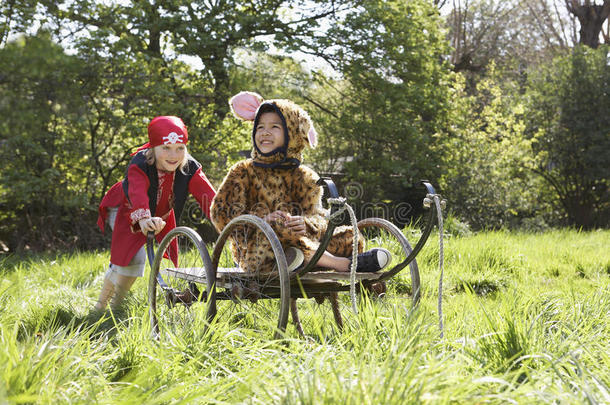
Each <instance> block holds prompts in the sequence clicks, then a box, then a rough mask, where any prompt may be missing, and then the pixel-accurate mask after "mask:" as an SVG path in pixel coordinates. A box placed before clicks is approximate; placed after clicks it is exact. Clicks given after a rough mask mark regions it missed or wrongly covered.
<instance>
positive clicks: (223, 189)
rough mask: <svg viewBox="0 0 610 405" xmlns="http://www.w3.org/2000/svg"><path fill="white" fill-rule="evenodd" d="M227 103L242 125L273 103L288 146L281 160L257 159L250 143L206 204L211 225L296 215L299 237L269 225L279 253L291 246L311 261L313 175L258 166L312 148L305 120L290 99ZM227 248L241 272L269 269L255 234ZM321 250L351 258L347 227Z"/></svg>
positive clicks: (319, 230) (316, 213)
mask: <svg viewBox="0 0 610 405" xmlns="http://www.w3.org/2000/svg"><path fill="white" fill-rule="evenodd" d="M229 103H230V105H231V109H232V111H233V113H234V114H235V115H236V116H237V117H238V118H240V119H243V120H247V121H251V120H255V119H256V118H257V116H258V113H259V109H260V106H261V105H265V104H273V105H274V107H275V108H276V111H279V112H280V113H281V115H283V118H284V121H285V123H286V128H287V130H288V145H287V147H286V148H285V156H284V155H282V153H276V154H273V155H271V156H262V155H261V154H260V153H259V152H258V151H257V148H256V147H255V145H254V139H253V140H252V142H253V148H252V154H251V156H252V158H251V159H247V160H244V161H241V162H238V163H237V164H235V165H234V166H233V167H232V168H231V169H230V170H229V173H228V174H227V176H226V177H225V179H224V180H223V182H222V185H221V186H220V189H219V190H218V192H217V194H216V197H215V198H214V201H213V202H212V207H211V216H212V222H213V223H214V225H215V227H216V229H217V230H218V231H219V232H220V231H221V230H222V229H223V228H224V227H225V226H226V225H227V224H228V223H229V221H231V219H233V218H235V217H236V216H238V215H241V214H253V215H256V216H258V217H261V218H262V217H264V216H265V215H267V214H269V213H271V212H274V211H276V210H281V211H284V212H288V213H290V214H291V215H293V216H294V215H300V216H302V217H303V218H304V221H305V225H306V234H305V235H295V234H294V233H293V232H291V231H290V230H289V229H288V228H285V227H284V226H283V224H282V223H278V222H274V223H271V226H272V228H273V230H274V231H275V232H276V234H277V236H278V238H279V240H280V242H281V243H282V246H283V247H284V249H286V248H287V247H289V246H295V247H297V248H299V249H301V250H302V251H303V253H304V254H305V258H306V259H309V258H311V256H312V255H313V254H314V252H315V250H316V249H317V247H318V246H319V240H320V238H321V237H322V235H323V234H324V232H325V231H326V226H327V220H326V210H325V209H324V208H323V206H322V188H321V187H320V186H318V185H317V183H316V182H317V181H318V179H319V176H318V174H317V173H316V172H315V171H313V170H312V169H310V168H309V167H307V166H304V165H297V166H294V167H286V166H281V165H280V166H277V167H271V168H270V167H261V166H260V164H261V163H262V164H263V165H269V164H274V163H279V162H283V161H286V160H291V159H292V160H298V162H301V161H302V159H303V156H302V152H303V150H304V149H305V147H307V146H310V147H314V146H315V144H316V143H317V134H316V133H315V130H314V128H313V123H312V122H311V119H310V118H309V115H308V114H307V113H306V112H305V111H304V110H303V109H302V108H301V107H299V106H298V105H296V104H294V103H293V102H292V101H290V100H281V99H279V100H268V101H264V102H263V98H262V97H261V96H259V95H258V94H256V93H249V92H242V93H239V94H238V95H236V96H235V97H233V98H231V100H230V102H229ZM359 240H361V241H362V239H360V238H359ZM232 243H233V255H234V258H235V260H236V261H237V262H238V264H239V266H240V267H241V268H243V269H245V270H246V271H268V270H270V269H271V268H272V266H273V263H274V257H273V253H272V251H271V246H270V245H269V243H268V241H267V240H266V239H265V238H264V236H263V235H262V233H261V232H252V231H250V232H235V234H234V235H233V236H232ZM361 248H362V247H361V246H360V249H361ZM327 250H328V251H329V252H330V253H332V254H335V255H338V256H344V257H347V256H349V255H351V251H352V229H351V227H348V226H343V227H338V228H337V229H335V231H334V233H333V238H332V239H331V242H330V244H329V246H328V248H327Z"/></svg>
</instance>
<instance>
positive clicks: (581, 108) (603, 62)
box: [528, 46, 610, 228]
mask: <svg viewBox="0 0 610 405" xmlns="http://www.w3.org/2000/svg"><path fill="white" fill-rule="evenodd" d="M609 50H610V48H609V47H608V46H601V47H600V48H599V49H597V50H592V49H589V48H586V47H577V48H575V49H574V51H573V52H572V53H571V54H570V55H569V56H565V57H559V58H557V59H556V60H555V61H553V63H551V64H549V65H548V66H546V67H544V68H542V69H540V71H538V72H535V73H534V74H533V75H532V78H531V82H530V86H529V89H528V97H529V100H530V101H529V117H528V118H529V120H528V123H529V125H528V133H529V135H530V137H531V140H532V148H533V151H534V153H535V156H536V160H535V165H534V166H533V167H532V169H533V170H534V171H535V172H536V173H538V174H539V175H540V176H542V177H543V178H544V179H545V181H546V182H547V183H548V185H549V186H550V187H551V188H552V190H554V193H555V197H556V199H557V200H558V201H559V202H560V204H561V207H562V208H563V211H564V213H565V215H566V217H567V221H568V223H569V224H570V225H574V226H582V227H585V228H590V227H592V226H595V225H600V226H607V225H608V210H609V206H608V205H609V203H608V179H609V178H610V158H609V157H608V156H609V155H608V150H610V130H609V128H610V115H609V114H608V111H610V97H608V94H610V68H609V67H608V52H609Z"/></svg>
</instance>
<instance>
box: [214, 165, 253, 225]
mask: <svg viewBox="0 0 610 405" xmlns="http://www.w3.org/2000/svg"><path fill="white" fill-rule="evenodd" d="M247 182H248V173H247V170H246V168H245V167H244V166H243V165H242V164H241V163H237V164H236V165H234V166H233V167H232V168H231V169H230V170H229V173H228V174H227V175H226V177H225V178H224V180H223V181H222V184H221V185H220V188H219V189H218V192H217V193H216V196H215V197H214V200H213V201H212V206H211V208H210V219H211V220H212V223H213V224H214V226H215V227H216V230H217V231H218V232H221V231H222V230H223V229H224V227H225V226H226V225H227V224H228V223H229V222H230V221H231V220H232V219H233V218H235V217H237V216H239V215H242V214H246V213H247V212H248V211H247V210H248V206H247V189H246V187H247Z"/></svg>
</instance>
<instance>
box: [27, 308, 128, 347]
mask: <svg viewBox="0 0 610 405" xmlns="http://www.w3.org/2000/svg"><path fill="white" fill-rule="evenodd" d="M130 320H131V318H130V317H129V311H128V308H126V307H122V308H119V309H115V310H112V311H111V310H109V309H108V310H105V311H95V310H92V311H90V312H89V313H88V314H86V315H79V314H77V313H76V312H75V311H74V310H73V309H66V308H65V307H57V306H56V307H47V308H43V309H40V310H37V311H33V312H31V313H30V315H29V316H27V317H25V318H24V319H22V320H21V322H20V325H19V328H18V332H17V339H18V340H20V341H23V340H26V339H27V338H29V337H31V336H42V335H43V334H47V333H55V332H56V331H59V330H63V331H65V332H68V333H70V332H78V331H82V330H89V331H90V333H91V338H92V339H95V338H98V337H100V336H102V335H105V336H107V337H112V336H114V335H115V334H116V333H117V328H118V327H119V326H121V325H124V326H125V325H127V324H128V323H129V322H130Z"/></svg>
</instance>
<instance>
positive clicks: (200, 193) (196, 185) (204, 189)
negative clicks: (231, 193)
mask: <svg viewBox="0 0 610 405" xmlns="http://www.w3.org/2000/svg"><path fill="white" fill-rule="evenodd" d="M189 192H190V193H191V195H192V196H193V197H195V199H196V200H197V202H198V203H199V205H200V206H201V209H202V210H203V212H204V213H205V215H206V217H208V218H210V206H211V205H212V200H213V199H214V196H215V195H216V191H215V190H214V186H212V183H210V181H209V180H208V178H207V177H206V176H205V173H203V170H201V167H200V168H199V169H197V171H196V172H195V174H194V175H193V177H191V180H190V182H189Z"/></svg>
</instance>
